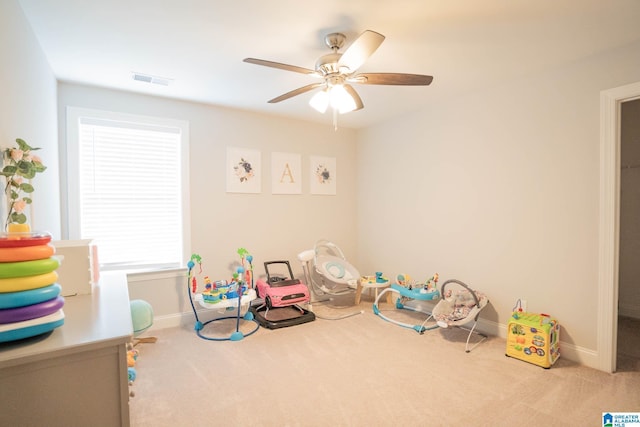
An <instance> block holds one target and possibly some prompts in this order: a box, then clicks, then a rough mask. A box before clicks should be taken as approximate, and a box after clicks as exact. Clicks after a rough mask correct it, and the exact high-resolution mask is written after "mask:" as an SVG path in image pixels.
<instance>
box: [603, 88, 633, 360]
mask: <svg viewBox="0 0 640 427" xmlns="http://www.w3.org/2000/svg"><path fill="white" fill-rule="evenodd" d="M638 98H640V82H638V83H633V84H629V85H625V86H620V87H617V88H613V89H609V90H605V91H602V92H600V223H599V240H600V245H599V253H598V258H599V269H598V317H597V319H598V327H597V336H598V363H599V366H598V367H599V369H600V370H602V371H605V372H615V371H616V358H617V349H616V347H617V344H618V272H619V241H620V110H621V104H622V103H623V102H626V101H632V100H634V99H638Z"/></svg>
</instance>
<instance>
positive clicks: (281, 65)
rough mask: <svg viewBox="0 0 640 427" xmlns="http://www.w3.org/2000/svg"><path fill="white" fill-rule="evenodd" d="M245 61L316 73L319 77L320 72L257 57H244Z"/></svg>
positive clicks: (304, 72) (303, 72) (286, 69)
mask: <svg viewBox="0 0 640 427" xmlns="http://www.w3.org/2000/svg"><path fill="white" fill-rule="evenodd" d="M243 61H244V62H248V63H249V64H256V65H264V66H265V67H271V68H279V69H281V70H285V71H293V72H294V73H302V74H309V75H312V76H313V75H315V76H318V77H319V74H318V73H316V71H315V70H311V69H309V68H304V67H298V66H296V65H289V64H282V63H280V62H273V61H266V60H264V59H256V58H244V59H243Z"/></svg>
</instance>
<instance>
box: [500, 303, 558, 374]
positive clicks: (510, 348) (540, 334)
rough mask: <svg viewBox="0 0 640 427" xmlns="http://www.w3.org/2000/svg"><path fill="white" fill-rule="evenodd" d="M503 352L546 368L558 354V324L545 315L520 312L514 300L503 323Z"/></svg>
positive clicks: (519, 306)
mask: <svg viewBox="0 0 640 427" xmlns="http://www.w3.org/2000/svg"><path fill="white" fill-rule="evenodd" d="M506 355H507V356H509V357H513V358H516V359H520V360H523V361H525V362H529V363H533V364H534V365H538V366H541V367H543V368H545V369H549V368H550V367H551V365H553V364H554V363H555V362H556V360H558V358H559V357H560V324H559V323H558V321H557V320H556V319H555V318H553V317H551V316H549V315H548V314H542V313H540V314H538V313H528V312H525V311H523V310H522V304H521V301H520V300H518V301H517V303H516V306H515V307H514V308H513V313H512V314H511V319H509V324H508V325H507V351H506Z"/></svg>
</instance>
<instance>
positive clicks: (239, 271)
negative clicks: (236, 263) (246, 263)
mask: <svg viewBox="0 0 640 427" xmlns="http://www.w3.org/2000/svg"><path fill="white" fill-rule="evenodd" d="M236 272H237V273H238V274H242V273H244V267H238V268H237V269H236Z"/></svg>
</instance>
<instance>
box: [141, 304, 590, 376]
mask: <svg viewBox="0 0 640 427" xmlns="http://www.w3.org/2000/svg"><path fill="white" fill-rule="evenodd" d="M209 313H210V310H205V311H202V313H200V312H198V316H199V317H200V321H206V320H208V319H209V318H210V317H211V316H208V315H209ZM207 316H208V317H207ZM203 317H205V318H203ZM194 325H195V317H194V315H193V312H192V311H189V312H185V313H175V314H170V315H164V316H156V317H155V318H154V320H153V326H152V327H151V328H150V330H153V329H165V328H175V327H183V328H188V329H193V327H194ZM477 330H478V331H479V332H482V333H483V334H486V335H490V336H497V337H500V338H502V339H504V340H505V352H506V339H507V325H502V324H499V323H495V322H491V321H487V320H482V319H480V320H478V327H477ZM560 336H562V334H561V335H560ZM560 357H562V358H565V359H567V360H571V361H572V362H576V363H579V364H581V365H584V366H588V367H590V368H594V369H599V363H600V362H599V356H598V352H597V351H595V350H591V349H588V348H584V347H580V346H576V345H574V344H570V343H567V342H564V341H562V339H561V340H560Z"/></svg>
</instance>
